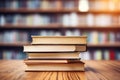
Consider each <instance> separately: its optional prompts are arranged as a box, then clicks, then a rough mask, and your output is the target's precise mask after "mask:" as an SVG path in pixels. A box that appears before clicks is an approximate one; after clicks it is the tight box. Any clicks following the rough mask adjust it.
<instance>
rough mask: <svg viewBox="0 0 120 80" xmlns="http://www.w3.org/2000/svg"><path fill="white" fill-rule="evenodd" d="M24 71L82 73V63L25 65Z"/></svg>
mask: <svg viewBox="0 0 120 80" xmlns="http://www.w3.org/2000/svg"><path fill="white" fill-rule="evenodd" d="M26 65H27V68H26V70H25V71H84V62H81V61H79V62H72V63H41V64H26Z"/></svg>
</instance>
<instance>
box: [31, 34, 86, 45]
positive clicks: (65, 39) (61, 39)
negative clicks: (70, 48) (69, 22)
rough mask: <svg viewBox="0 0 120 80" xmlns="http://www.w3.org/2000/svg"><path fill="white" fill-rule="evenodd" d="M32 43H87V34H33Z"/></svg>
mask: <svg viewBox="0 0 120 80" xmlns="http://www.w3.org/2000/svg"><path fill="white" fill-rule="evenodd" d="M31 44H87V37H86V36H32V43H31Z"/></svg>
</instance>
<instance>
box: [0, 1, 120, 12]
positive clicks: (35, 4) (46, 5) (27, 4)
mask: <svg viewBox="0 0 120 80" xmlns="http://www.w3.org/2000/svg"><path fill="white" fill-rule="evenodd" d="M83 4H84V5H83ZM101 5H102V6H101ZM119 5H120V1H119V0H3V1H0V8H8V9H19V8H28V9H39V8H42V9H50V8H52V9H54V8H55V9H59V8H66V9H73V8H76V7H80V9H81V10H82V8H83V7H84V8H86V7H87V8H88V10H91V9H92V10H110V11H113V10H120V6H119Z"/></svg>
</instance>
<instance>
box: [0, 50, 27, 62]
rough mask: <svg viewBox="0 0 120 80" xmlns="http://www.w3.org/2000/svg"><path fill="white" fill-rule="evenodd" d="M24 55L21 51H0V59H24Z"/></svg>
mask: <svg viewBox="0 0 120 80" xmlns="http://www.w3.org/2000/svg"><path fill="white" fill-rule="evenodd" d="M25 58H26V55H25V54H24V53H23V52H21V51H15V50H3V51H0V59H8V60H9V59H25Z"/></svg>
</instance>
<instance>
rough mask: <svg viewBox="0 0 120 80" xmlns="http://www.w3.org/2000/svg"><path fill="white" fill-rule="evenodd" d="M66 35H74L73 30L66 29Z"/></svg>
mask: <svg viewBox="0 0 120 80" xmlns="http://www.w3.org/2000/svg"><path fill="white" fill-rule="evenodd" d="M65 36H73V31H71V30H66V31H65Z"/></svg>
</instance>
